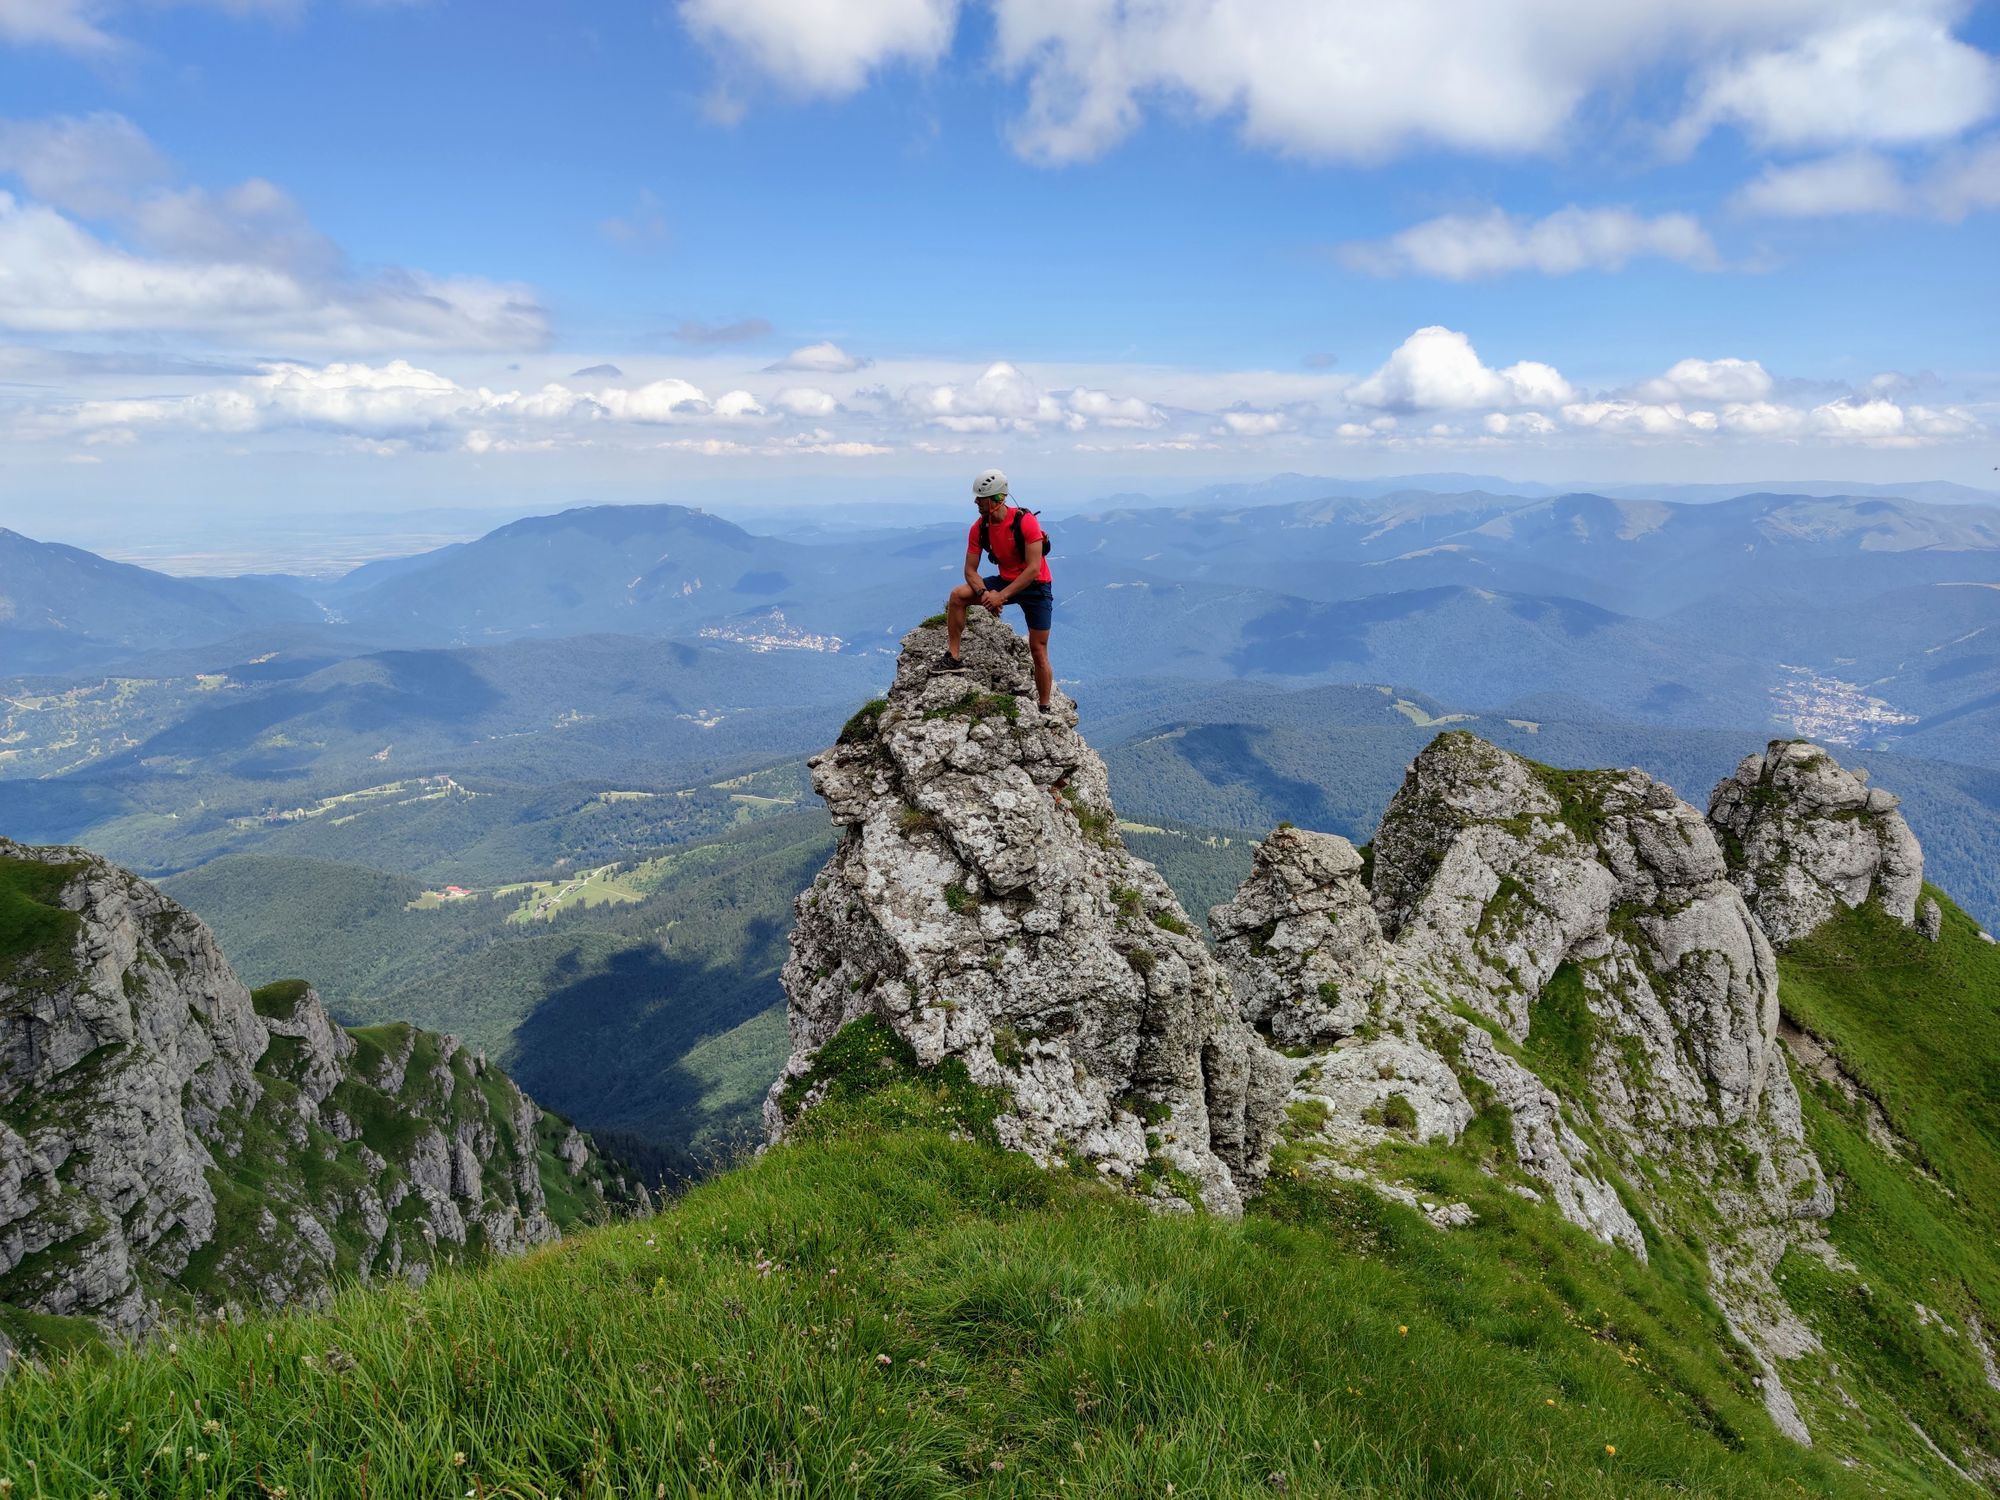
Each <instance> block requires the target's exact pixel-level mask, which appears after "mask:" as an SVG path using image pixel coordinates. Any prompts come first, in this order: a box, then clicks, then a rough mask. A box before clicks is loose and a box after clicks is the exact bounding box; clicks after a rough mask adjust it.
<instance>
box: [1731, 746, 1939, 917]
mask: <svg viewBox="0 0 2000 1500" xmlns="http://www.w3.org/2000/svg"><path fill="white" fill-rule="evenodd" d="M1899 806H1901V803H1900V801H1899V799H1898V798H1897V797H1896V796H1895V795H1894V794H1893V793H1890V792H1886V791H1884V790H1882V789H1881V788H1880V787H1871V786H1869V785H1868V773H1867V772H1865V771H1848V770H1844V769H1842V768H1841V766H1840V765H1839V764H1838V763H1837V762H1835V760H1834V759H1833V757H1832V756H1831V755H1829V754H1827V752H1826V751H1824V750H1822V749H1821V748H1820V747H1819V746H1817V745H1815V744H1812V743H1811V742H1809V741H1806V740H1773V741H1771V743H1770V745H1769V746H1768V747H1766V749H1765V751H1764V753H1763V754H1762V755H1751V756H1746V757H1745V758H1744V760H1743V763H1742V764H1741V765H1739V766H1738V767H1737V768H1736V773H1735V774H1734V775H1733V776H1730V777H1728V778H1726V779H1725V780H1723V781H1722V782H1720V783H1718V784H1717V786H1716V788H1715V792H1714V795H1713V796H1711V797H1710V798H1709V804H1708V818H1709V822H1710V823H1711V824H1713V825H1714V827H1715V831H1716V834H1717V836H1718V837H1719V838H1720V839H1721V841H1722V845H1723V848H1724V849H1725V850H1726V851H1727V853H1728V858H1729V869H1730V875H1731V878H1732V879H1734V880H1735V882H1736V885H1737V887H1738V888H1739V889H1740V890H1741V891H1742V892H1743V896H1744V899H1745V900H1747V901H1748V902H1749V903H1750V908H1751V910H1752V911H1754V912H1756V914H1757V920H1758V921H1759V922H1760V923H1762V924H1763V928H1764V931H1765V933H1766V934H1767V935H1768V936H1769V937H1770V939H1771V941H1772V942H1773V943H1775V944H1776V945H1777V946H1778V947H1780V948H1784V947H1789V946H1790V945H1791V944H1792V943H1795V942H1797V941H1798V940H1799V939H1800V938H1802V937H1804V936H1805V935H1806V934H1807V933H1809V932H1811V931H1812V930H1813V929H1814V928H1815V927H1817V926H1819V925H1820V923H1822V922H1824V921H1826V920H1827V918H1829V917H1831V916H1833V915H1834V914H1835V913H1836V912H1837V911H1839V910H1840V909H1841V908H1842V907H1844V906H1859V905H1861V903H1862V902H1864V901H1869V900H1873V901H1875V902H1876V903H1878V904H1879V905H1880V906H1881V907H1882V909H1883V910H1884V911H1886V912H1888V913H1889V915H1890V916H1892V917H1894V918H1895V919H1896V920H1897V921H1899V922H1901V923H1903V924H1904V925H1905V926H1913V925H1915V923H1916V921H1917V900H1918V898H1919V897H1920V896H1921V895H1922V894H1923V884H1924V855H1923V850H1922V849H1921V848H1920V847H1919V846H1918V844H1917V839H1916V835H1915V834H1913V833H1911V832H1910V825H1909V824H1907V823H1905V822H1904V821H1903V815H1902V814H1901V813H1900V812H1898V811H1897V808H1898V807H1899Z"/></svg>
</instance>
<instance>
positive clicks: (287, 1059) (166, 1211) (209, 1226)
mask: <svg viewBox="0 0 2000 1500" xmlns="http://www.w3.org/2000/svg"><path fill="white" fill-rule="evenodd" d="M570 1134H573V1133H572V1132H569V1131H568V1128H567V1127H566V1126H565V1125H563V1124H562V1122H560V1121H558V1120H556V1119H555V1118H554V1117H552V1116H549V1115H546V1114H545V1113H544V1112H543V1111H542V1110H541V1109H539V1108H538V1107H537V1106H536V1105H535V1104H534V1102H533V1101H532V1100H530V1099H529V1098H527V1096H526V1095H524V1094H522V1093H521V1092H520V1090H518V1089H517V1088H515V1087H514V1085H513V1084H512V1083H511V1082H510V1081H509V1080H507V1078H506V1077H505V1076H504V1075H502V1074H501V1073H500V1072H498V1071H497V1070H496V1069H493V1068H490V1067H488V1066H487V1065H486V1064H485V1063H484V1062H483V1060H481V1059H479V1058H476V1057H472V1056H469V1055H468V1054H466V1053H465V1052H463V1051H462V1050H461V1049H460V1048H459V1046H458V1043H457V1042H456V1040H455V1039H453V1038H451V1037H440V1036H436V1035H433V1034H430V1033H426V1032H421V1031H418V1030H416V1029H415V1028H412V1027H408V1026H383V1027H374V1028H369V1029H367V1030H363V1031H358V1032H353V1033H350V1032H347V1031H345V1030H343V1029H342V1028H340V1027H339V1026H337V1025H335V1024H334V1023H333V1022H332V1021H331V1020H330V1019H329V1018H328V1016H327V1014H326V1012H325V1010H324V1009H323V1008H322V1006H321V1005H320V1002H319V999H318V997H317V996H316V995H314V994H313V992H312V991H311V990H310V989H309V988H308V987H306V986H305V985H304V984H300V983H290V984H280V985H273V986H270V987H268V988H267V989H264V990H259V991H257V992H256V993H255V994H254V995H253V994H252V993H251V992H250V991H249V990H248V989H246V988H245V987H244V986H243V985H242V984H241V983H240V982H239V981H238V980H237V979H236V977H235V975H234V974H233V973H231V971H230V969H229V966H228V964H227V963H226V962H225V961H224V959H223V956H222V954H221V952H220V951H219V950H218V949H217V947H216V945H215V942H214V939H213V938H212V936H211V935H210V934H209V931H208V929H207V928H206V927H204V926H203V925H202V924H201V923H200V922H199V921H197V920H196V919H195V918H194V917H192V916H191V915H189V914H188V913H187V912H185V911H183V910H182V909H181V908H180V907H179V906H177V905H175V904H174V902H172V901H171V900H169V899H168V898H167V897H166V896H164V895H162V894H161V893H160V892H159V891H158V890H156V889H155V888H154V887H152V886H151V885H148V884H147V883H146V882H145V881H143V880H140V879H138V878H137V877H135V876H133V875H130V874H128V873H127V872H125V871H122V870H119V869H117V868H116V867H114V866H112V865H109V864H107V863H105V862H104V861H102V860H99V859H97V858H94V857H93V856H90V855H88V854H85V853H83V852H82V851H80V850H73V849H39V848H27V847H24V846H21V845H18V844H13V843H10V842H8V841H6V840H0V1308H4V1307H7V1306H11V1307H13V1308H17V1309H25V1310H28V1311H30V1312H34V1313H39V1314H54V1315H71V1316H82V1317H88V1318H90V1319H93V1320H96V1321H98V1322H100V1323H102V1324H104V1325H106V1326H107V1327H109V1328H111V1329H113V1330H115V1331H118V1332H120V1333H125V1334H133V1333H138V1332H142V1331H144V1330H145V1329H146V1328H148V1327H150V1326H151V1325H152V1324H153V1323H155V1322H156V1321H158V1319H159V1318H160V1317H161V1315H162V1314H163V1312H165V1311H168V1310H170V1309H174V1308H189V1309H193V1308H204V1309H205V1308H214V1307H218V1306H226V1305H230V1304H244V1303H252V1302H262V1303H272V1302H292V1301H312V1300H316V1299H318V1298H320V1297H321V1296H323V1295H324V1293H325V1292H326V1290H327V1289H328V1287H329V1286H330V1285H331V1283H332V1281H333V1280H334V1279H335V1278H336V1277H341V1276H354V1277H358V1278H360V1279H362V1280H367V1279H370V1278H372V1277H379V1276H392V1275H409V1276H418V1277H421V1276H422V1275H424V1274H425V1273H426V1272H427V1270H428V1268H429V1266H430V1265H431V1264H432V1263H433V1262H434V1261H439V1260H444V1259H451V1258H455V1257H458V1256H461V1255H464V1254H466V1253H468V1252H472V1251H495V1252H507V1251H513V1250H518V1249H521V1248H523V1247H525V1246H527V1245H531V1244H534V1243H537V1242H540V1241H543V1240H547V1239H552V1238H555V1237H556V1235H557V1234H558V1227H557V1224H556V1223H555V1221H554V1219H553V1218H552V1215H551V1211H550V1202H551V1198H552V1197H557V1198H559V1199H560V1201H561V1203H562V1205H563V1209H564V1212H565V1214H566V1215H569V1216H572V1217H573V1216H574V1215H575V1214H576V1213H577V1212H578V1211H579V1210H589V1209H595V1210H598V1211H602V1210H604V1209H605V1208H606V1206H607V1202H608V1198H607V1195H609V1196H610V1197H612V1198H615V1197H617V1196H618V1194H619V1192H620V1188H619V1186H618V1185H617V1184H616V1183H614V1182H613V1181H612V1180H611V1178H610V1177H609V1175H608V1174H607V1173H606V1172H605V1170H604V1169H603V1167H602V1166H601V1164H599V1163H597V1162H596V1161H595V1159H593V1158H590V1157H589V1156H588V1155H587V1154H580V1153H579V1152H578V1151H577V1150H576V1149H574V1148H572V1149H571V1151H570V1153H569V1155H568V1158H567V1159H566V1160H565V1159H562V1158H560V1157H559V1156H558V1152H559V1151H560V1149H561V1148H562V1146H563V1144H564V1139H565V1136H567V1135H570ZM577 1144H578V1145H579V1146H580V1144H581V1143H580V1141H579V1142H578V1143H577ZM552 1188H553V1189H554V1191H553V1192H552V1191H551V1189H552Z"/></svg>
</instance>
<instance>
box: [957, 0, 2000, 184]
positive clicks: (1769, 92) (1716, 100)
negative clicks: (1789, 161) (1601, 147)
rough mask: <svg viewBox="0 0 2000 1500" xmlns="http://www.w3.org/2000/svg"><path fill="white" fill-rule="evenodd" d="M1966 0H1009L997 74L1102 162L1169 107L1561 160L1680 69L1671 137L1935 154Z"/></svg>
mask: <svg viewBox="0 0 2000 1500" xmlns="http://www.w3.org/2000/svg"><path fill="white" fill-rule="evenodd" d="M1965 8H1966V7H1964V6H1963V5H1959V4H1951V3H1949V0H1945V3H1938V0H1680V3H1677V4H1671V5H1669V4H1630V5H1618V6H1594V7H1580V6H1577V5H1575V4H1573V3H1569V0H1516V3H1512V4H1507V5H1464V4H1460V3H1455V0H1403V3H1400V4H1397V5H1382V6H1373V7H1357V6H1331V5H1328V4H1326V3H1324V0H1149V3H1147V4H1144V5H1136V4H1134V5H1120V4H1110V3H1094V4H1074V3H1064V0H994V13H995V36H996V42H997V48H998V54H999V61H1000V64H1001V66H1002V68H1003V69H1004V70H1006V71H1007V72H1008V73H1009V74H1010V75H1012V76H1016V77H1019V78H1023V79H1025V81H1026V85H1027V101H1026V108H1025V110H1024V112H1023V114H1022V116H1021V118H1020V119H1019V121H1018V122H1017V123H1016V125H1015V128H1014V139H1015V144H1016V146H1017V149H1019V150H1020V151H1021V152H1022V154H1024V155H1026V156H1027V157H1029V158H1030V159H1033V160H1038V161H1044V162H1064V161H1075V160H1079V159H1084V158H1088V157H1092V156H1095V155H1098V154H1100V153H1102V152H1103V151H1105V150H1107V149H1108V148H1110V147H1111V146H1113V145H1115V144H1117V142H1118V141H1120V140H1121V139H1123V138H1124V137H1125V136H1126V135H1128V134H1129V133H1130V132H1131V131H1132V130H1133V129H1135V128H1136V127H1137V126H1138V124H1139V123H1140V121H1141V119H1142V118H1143V116H1144V114H1145V112H1146V110H1147V109H1148V108H1149V107H1152V106H1153V105H1155V104H1156V103H1158V102H1162V101H1164V102H1166V103H1168V104H1170V105H1191V106H1192V107H1193V108H1194V109H1195V111H1197V112H1198V113H1201V114H1206V115H1210V116H1227V117H1234V118H1236V119H1238V120H1240V121H1241V126H1242V131H1243V134H1244V136H1245V137H1246V139H1248V140H1249V141H1251V142H1253V143H1256V144H1260V145H1265V146H1270V147H1274V148H1276V149H1278V150H1282V151H1286V152H1291V153H1297V154H1301V155H1307V156H1313V157H1319V158H1327V159H1338V160H1351V161H1375V160H1381V159H1384V158H1386V157H1388V156H1390V155H1392V154H1395V153H1397V152H1400V151H1404V150H1409V149H1418V148H1422V147H1425V146H1444V147H1447V148H1454V149H1459V150H1465V151H1471V152H1477V153H1480V154H1487V155H1518V154H1520V153H1523V152H1540V151H1549V150H1552V149H1555V148H1556V147H1558V146H1559V145H1561V144H1562V143H1563V141H1564V139H1565V138H1566V136H1567V135H1568V133H1569V131H1570V129H1571V127H1572V126H1573V124H1574V122H1575V121H1576V120H1577V119H1578V117H1579V116H1580V115H1581V114H1582V113H1583V111H1584V107H1585V105H1586V104H1587V103H1588V102H1589V101H1591V100H1592V99H1593V98H1595V97H1601V96H1604V95H1607V94H1611V93H1613V92H1614V91H1623V90H1625V89H1626V88H1627V86H1628V85H1629V84H1630V82H1631V81H1632V80H1633V79H1635V78H1637V77H1638V76H1640V75H1642V74H1645V73H1648V72H1652V71H1655V70H1657V69H1658V68H1659V67H1660V66H1662V65H1666V66H1673V67H1678V68H1681V69H1686V70H1691V71H1692V72H1693V74H1694V76H1695V78H1696V79H1697V84H1696V87H1695V91H1694V98H1693V101H1692V103H1691V105H1690V107H1689V108H1688V110H1687V111H1686V112H1685V114H1684V116H1683V118H1682V120H1681V121H1680V123H1679V128H1678V130H1677V131H1676V132H1675V134H1676V138H1677V139H1678V140H1679V141H1680V142H1682V143H1684V144H1691V143H1692V141H1694V140H1695V139H1698V138H1699V136H1700V135H1701V134H1703V133H1705V132H1706V131H1707V130H1709V129H1712V128H1714V126H1716V125H1717V124H1720V123H1724V122H1728V123H1734V124H1738V125H1741V126H1743V127H1744V128H1746V129H1749V130H1751V131H1752V132H1753V133H1756V134H1757V135H1758V136H1759V137H1760V138H1762V139H1771V140H1780V141H1787V142H1795V141H1801V140H1803V141H1832V140H1883V141H1887V140H1912V139H1933V138H1936V137H1937V136H1938V135H1939V134H1941V133H1949V132H1950V131H1951V130H1954V129H1963V128H1965V126H1966V125H1968V124H1969V123H1971V122H1972V121H1974V120H1976V119H1978V118H1980V117H1981V111H1982V110H1983V109H1986V108H1989V107H1990V99H1991V79H1990V67H1991V60H1990V59H1987V58H1985V57H1984V55H1983V54H1981V53H1980V52H1978V51H1977V50H1976V49H1974V48H1972V47H1970V46H1968V45H1966V44H1965V43H1963V42H1960V41H1958V40H1956V39H1955V38H1954V37H1953V36H1952V35H1951V33H1950V30H1949V27H1948V26H1947V25H1946V24H1945V23H1946V20H1947V19H1949V18H1951V17H1953V16H1955V15H1958V14H1961V13H1962V12H1963V10H1964V9H1965Z"/></svg>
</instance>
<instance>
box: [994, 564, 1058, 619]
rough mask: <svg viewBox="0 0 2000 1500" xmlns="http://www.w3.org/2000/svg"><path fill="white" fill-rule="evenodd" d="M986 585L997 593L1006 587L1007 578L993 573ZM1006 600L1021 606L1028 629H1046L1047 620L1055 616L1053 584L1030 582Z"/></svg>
mask: <svg viewBox="0 0 2000 1500" xmlns="http://www.w3.org/2000/svg"><path fill="white" fill-rule="evenodd" d="M986 586H987V587H988V588H989V589H992V590H993V591H994V592H995V593H998V592H999V591H1000V590H1001V589H1004V588H1005V587H1007V580H1006V579H1004V578H1002V577H1001V576H1000V575H999V574H998V573H995V574H993V575H992V576H991V577H990V578H988V579H987V580H986ZM1007 602H1008V603H1009V604H1018V605H1020V606H1021V613H1022V614H1023V615H1024V616H1026V617H1027V621H1028V629H1030V630H1047V629H1048V628H1049V622H1050V621H1051V620H1053V619H1055V617H1056V591H1055V585H1053V584H1048V583H1031V584H1029V585H1028V586H1027V587H1026V588H1024V589H1022V590H1021V592H1020V593H1018V594H1016V595H1015V596H1014V597H1013V598H1011V599H1009V600H1008V601H1007Z"/></svg>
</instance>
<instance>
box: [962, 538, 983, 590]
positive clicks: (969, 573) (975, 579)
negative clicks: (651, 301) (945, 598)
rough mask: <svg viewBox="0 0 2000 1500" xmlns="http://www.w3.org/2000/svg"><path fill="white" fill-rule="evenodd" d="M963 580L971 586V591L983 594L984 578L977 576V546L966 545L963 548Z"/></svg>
mask: <svg viewBox="0 0 2000 1500" xmlns="http://www.w3.org/2000/svg"><path fill="white" fill-rule="evenodd" d="M965 581H966V583H967V584H969V585H970V586H971V588H972V591H973V593H975V594H983V593H985V592H986V580H985V579H984V578H981V577H980V576H979V549H978V548H977V547H967V548H966V549H965Z"/></svg>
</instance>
